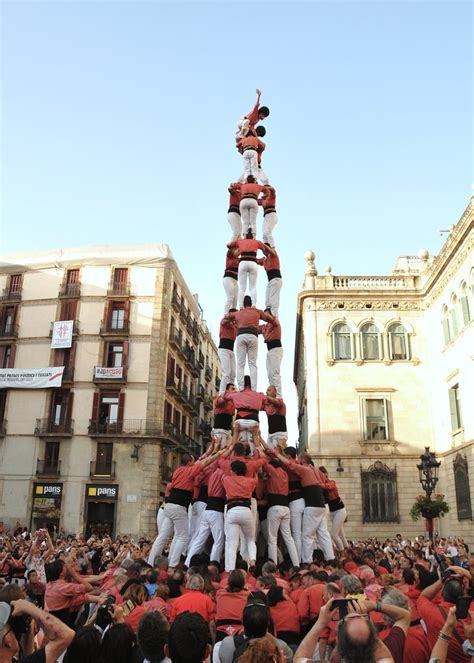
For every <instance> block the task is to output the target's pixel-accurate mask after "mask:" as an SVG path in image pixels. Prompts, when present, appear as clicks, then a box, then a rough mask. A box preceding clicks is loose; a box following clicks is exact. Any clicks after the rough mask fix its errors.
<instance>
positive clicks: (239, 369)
mask: <svg viewBox="0 0 474 663" xmlns="http://www.w3.org/2000/svg"><path fill="white" fill-rule="evenodd" d="M257 354H258V337H257V336H255V335H254V334H238V336H237V338H236V339H235V357H236V364H237V366H236V375H237V385H238V387H239V389H240V390H242V389H243V388H244V375H245V361H246V360H247V361H248V364H249V374H250V381H251V383H252V389H253V390H254V391H257V380H258V370H257ZM267 354H268V353H267Z"/></svg>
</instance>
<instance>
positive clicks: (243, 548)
mask: <svg viewBox="0 0 474 663" xmlns="http://www.w3.org/2000/svg"><path fill="white" fill-rule="evenodd" d="M239 421H242V420H241V419H240V420H239ZM252 446H253V445H252ZM254 448H255V447H254ZM250 511H251V512H252V518H253V522H254V525H255V536H254V540H255V545H257V532H258V508H257V500H256V499H255V497H252V498H251V500H250ZM239 552H240V554H241V556H242V558H243V559H245V561H246V562H247V563H248V562H250V560H251V559H252V558H251V557H250V555H249V550H248V547H247V542H246V540H245V537H244V535H243V533H242V530H241V531H240V537H239Z"/></svg>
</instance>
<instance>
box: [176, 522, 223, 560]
mask: <svg viewBox="0 0 474 663" xmlns="http://www.w3.org/2000/svg"><path fill="white" fill-rule="evenodd" d="M209 534H211V535H212V538H213V539H214V543H213V545H212V550H211V560H212V561H216V562H218V561H220V559H221V557H222V552H223V550H224V514H223V513H222V512H220V511H208V510H206V511H204V513H203V514H202V518H201V522H200V524H199V530H198V531H197V533H196V536H195V537H194V539H193V541H192V543H191V545H190V547H189V550H188V556H187V557H186V562H185V564H186V566H189V563H190V561H191V558H192V556H193V555H198V554H199V553H201V552H202V551H203V550H204V549H205V547H206V541H207V539H208V538H209Z"/></svg>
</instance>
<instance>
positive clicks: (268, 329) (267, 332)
mask: <svg viewBox="0 0 474 663" xmlns="http://www.w3.org/2000/svg"><path fill="white" fill-rule="evenodd" d="M258 331H259V332H260V333H261V334H262V336H263V338H264V341H265V343H268V342H269V341H281V326H280V323H279V322H278V320H277V319H276V318H275V320H274V321H273V322H267V324H266V325H260V327H259V328H258Z"/></svg>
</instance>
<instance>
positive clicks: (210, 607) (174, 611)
mask: <svg viewBox="0 0 474 663" xmlns="http://www.w3.org/2000/svg"><path fill="white" fill-rule="evenodd" d="M186 589H187V590H188V591H187V592H186V593H185V594H183V595H182V596H180V597H179V598H177V599H176V600H175V601H174V602H173V605H172V606H171V613H170V623H171V624H172V623H173V622H174V620H175V619H176V617H177V616H178V615H181V614H182V613H183V612H197V613H199V614H200V615H201V617H203V618H204V619H205V620H206V622H207V623H208V624H209V631H210V633H211V637H212V641H213V642H214V641H215V633H216V626H215V621H214V620H215V616H216V604H215V603H214V601H213V600H212V599H211V597H210V596H209V595H208V594H204V592H203V590H204V579H203V577H202V576H201V575H199V573H195V574H193V575H192V576H190V577H189V578H188V581H187V583H186Z"/></svg>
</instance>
